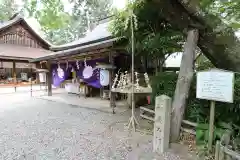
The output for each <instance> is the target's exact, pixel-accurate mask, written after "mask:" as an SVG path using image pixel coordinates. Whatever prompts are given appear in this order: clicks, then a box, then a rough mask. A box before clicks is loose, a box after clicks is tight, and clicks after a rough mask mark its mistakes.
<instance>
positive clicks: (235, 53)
mask: <svg viewBox="0 0 240 160" xmlns="http://www.w3.org/2000/svg"><path fill="white" fill-rule="evenodd" d="M151 2H153V4H152V5H154V6H158V8H159V12H160V13H161V14H162V15H163V17H164V18H165V20H167V21H168V22H169V23H170V24H171V25H172V26H174V27H176V29H178V30H180V31H183V32H184V33H185V32H186V31H187V30H188V28H197V29H198V30H199V42H198V46H199V48H200V49H201V51H202V52H203V54H204V55H205V56H206V57H207V58H208V59H209V60H210V61H211V62H212V63H213V64H214V65H215V66H216V67H218V68H221V69H226V70H231V71H236V72H240V54H239V49H240V41H239V39H238V38H237V37H236V36H235V34H234V31H233V30H231V29H230V28H229V27H227V26H226V24H224V23H223V22H222V21H221V19H220V18H218V17H215V20H214V22H213V18H212V17H213V16H214V15H211V14H209V13H208V14H203V13H201V11H200V10H199V9H198V7H197V5H196V4H195V3H191V2H192V0H151ZM179 17H181V18H179Z"/></svg>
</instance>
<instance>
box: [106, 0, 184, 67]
mask: <svg viewBox="0 0 240 160" xmlns="http://www.w3.org/2000/svg"><path fill="white" fill-rule="evenodd" d="M129 10H133V12H134V15H136V16H134V17H135V18H137V20H134V22H135V25H134V26H135V27H136V26H137V28H135V39H136V40H135V41H136V42H135V44H136V46H135V50H136V56H141V55H144V56H146V55H147V56H148V58H149V59H152V60H155V59H156V58H159V59H162V64H163V63H164V61H165V58H166V57H165V56H166V55H169V54H171V53H173V52H178V51H181V50H182V46H181V44H180V43H179V42H181V41H182V38H183V36H182V34H181V33H180V32H177V31H176V30H175V29H174V28H173V27H172V26H171V25H170V24H169V23H168V22H167V21H166V20H165V19H164V17H162V16H161V15H160V14H159V11H158V9H157V7H156V6H154V5H153V4H151V3H148V2H147V1H144V0H142V1H136V2H135V3H134V4H132V5H128V7H127V8H126V10H122V11H115V12H114V15H115V16H114V17H113V20H112V23H111V25H110V27H109V29H110V31H111V32H112V34H113V35H114V36H116V37H124V38H125V39H126V41H127V42H128V43H127V45H126V49H127V50H128V51H129V49H130V48H131V32H130V31H129V30H125V28H126V21H127V20H128V17H129ZM136 21H137V25H136Z"/></svg>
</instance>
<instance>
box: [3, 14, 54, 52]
mask: <svg viewBox="0 0 240 160" xmlns="http://www.w3.org/2000/svg"><path fill="white" fill-rule="evenodd" d="M20 22H22V23H24V25H25V26H26V27H27V29H28V30H29V31H30V32H31V33H32V34H33V35H34V36H35V37H37V38H38V40H39V41H40V42H42V43H43V44H44V45H46V46H47V49H49V48H50V47H51V46H53V45H52V44H51V43H50V42H48V41H47V40H45V39H44V38H43V37H42V36H41V35H40V34H38V33H37V32H36V31H35V30H34V29H33V28H32V27H31V26H30V25H29V24H28V22H27V21H26V20H25V19H24V18H23V17H21V16H16V17H14V18H13V19H10V20H9V21H6V22H3V23H1V24H0V32H1V31H3V30H5V29H7V28H9V27H11V26H13V25H15V24H17V23H20Z"/></svg>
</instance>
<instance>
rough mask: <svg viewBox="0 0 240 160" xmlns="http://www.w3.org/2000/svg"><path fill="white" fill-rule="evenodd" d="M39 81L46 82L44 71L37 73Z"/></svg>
mask: <svg viewBox="0 0 240 160" xmlns="http://www.w3.org/2000/svg"><path fill="white" fill-rule="evenodd" d="M39 81H40V82H41V83H45V82H46V73H45V72H41V73H39Z"/></svg>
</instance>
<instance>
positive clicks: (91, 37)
mask: <svg viewBox="0 0 240 160" xmlns="http://www.w3.org/2000/svg"><path fill="white" fill-rule="evenodd" d="M108 25H109V21H108V20H103V21H100V22H99V24H98V25H96V26H95V27H94V28H93V30H92V31H90V32H88V33H87V34H86V36H85V37H83V38H81V39H79V40H76V41H74V42H71V43H68V44H64V45H61V46H55V47H51V50H52V51H54V52H55V53H54V54H50V55H46V56H41V57H38V58H35V59H34V60H31V61H30V62H41V61H48V62H51V69H50V72H52V73H53V74H49V75H48V77H49V78H48V80H49V83H48V84H49V85H48V88H49V90H48V92H49V94H48V95H52V91H51V85H50V84H51V82H53V84H54V85H55V80H56V79H58V80H59V79H60V80H61V83H63V82H64V81H66V80H67V79H68V78H67V77H69V76H67V77H64V78H59V76H57V74H56V72H57V71H58V70H61V69H63V70H64V72H65V73H67V74H68V75H69V72H71V69H74V70H76V72H77V76H78V79H80V80H81V81H80V82H78V83H80V86H79V85H76V86H75V84H74V83H72V82H70V84H71V85H72V86H73V87H74V86H75V87H76V88H79V87H81V84H82V85H84V88H86V87H87V88H89V89H93V90H95V91H96V92H97V93H99V94H100V95H97V96H102V95H101V94H103V93H105V92H104V91H106V92H107V93H110V94H109V98H110V102H111V103H110V104H111V106H114V103H113V102H114V100H113V99H114V97H113V96H112V95H113V94H111V92H110V90H111V89H110V88H111V86H112V81H113V79H114V76H115V73H116V72H118V70H119V69H120V68H121V69H122V71H125V68H126V69H127V68H128V69H129V68H130V59H129V56H128V55H126V54H125V53H124V51H121V50H116V49H114V48H113V46H114V43H115V42H116V41H117V38H115V37H113V36H112V35H111V33H109V31H108ZM99 64H105V65H108V66H114V69H110V70H109V75H108V77H109V84H108V85H106V86H101V85H100V84H99V82H101V80H100V78H101V75H99V72H100V71H101V69H99V68H98V66H99ZM103 66H104V65H103ZM69 70H70V71H69ZM85 70H90V72H89V73H90V76H87V78H86V77H84V71H85ZM95 71H96V72H95ZM95 73H96V74H95ZM70 74H71V73H70ZM68 84H69V83H68ZM56 85H58V86H59V85H60V83H56ZM56 87H57V86H56ZM65 88H66V85H65ZM75 91H78V89H75ZM84 92H86V90H85V89H84ZM79 93H80V91H79Z"/></svg>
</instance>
